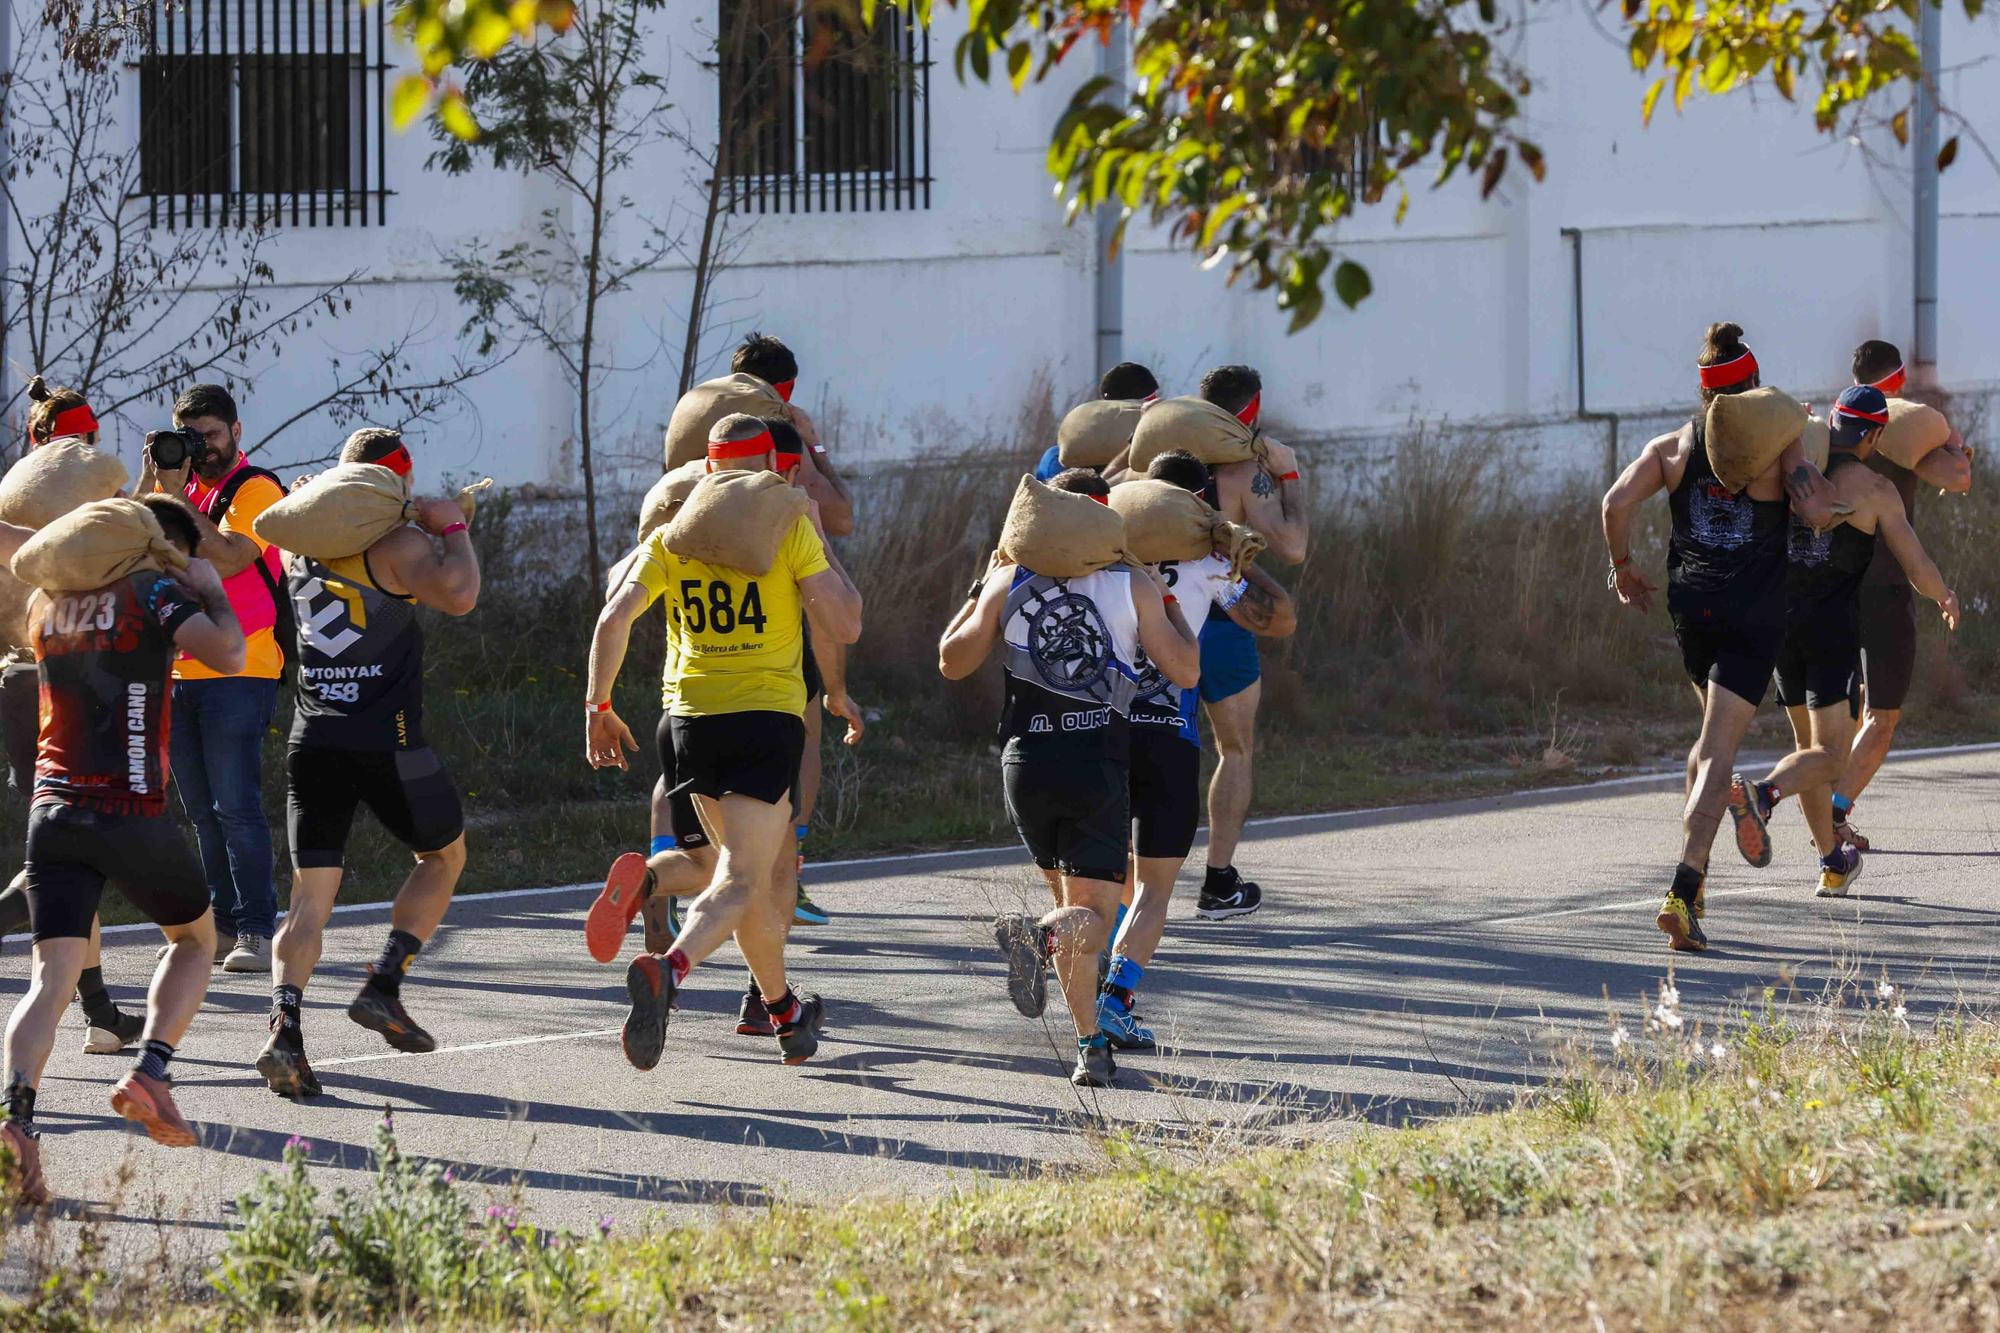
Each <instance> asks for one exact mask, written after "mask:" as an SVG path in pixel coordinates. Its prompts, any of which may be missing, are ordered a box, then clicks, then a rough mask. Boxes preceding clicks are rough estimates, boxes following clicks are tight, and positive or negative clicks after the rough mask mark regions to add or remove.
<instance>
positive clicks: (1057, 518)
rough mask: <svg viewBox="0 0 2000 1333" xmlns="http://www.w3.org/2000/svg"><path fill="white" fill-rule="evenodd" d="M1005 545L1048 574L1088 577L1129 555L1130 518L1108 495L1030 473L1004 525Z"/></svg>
mask: <svg viewBox="0 0 2000 1333" xmlns="http://www.w3.org/2000/svg"><path fill="white" fill-rule="evenodd" d="M1000 550H1001V551H1002V552H1003V553H1004V554H1005V555H1006V557H1007V558H1008V559H1009V560H1012V561H1013V562H1014V563H1015V564H1017V565H1019V566H1021V568H1023V569H1032V570H1034V571H1035V572H1036V573H1037V574H1040V575H1042V576H1044V577H1045V578H1052V579H1075V578H1082V577H1083V576H1084V575H1085V574H1095V573H1096V572H1097V571H1098V570H1100V569H1109V568H1110V567H1111V566H1113V565H1115V564H1119V563H1121V562H1122V561H1124V560H1125V559H1126V552H1125V519H1124V517H1123V516H1122V515H1121V514H1119V513H1118V511H1117V510H1115V509H1113V508H1111V507H1110V506H1109V505H1108V504H1106V503H1105V502H1104V501H1102V500H1098V499H1095V498H1093V497H1091V496H1088V495H1078V494H1076V493H1075V492H1072V491H1063V490H1057V489H1056V488H1054V487H1053V486H1050V485H1048V484H1047V483H1045V482H1039V481H1036V480H1035V479H1034V478H1033V477H1031V476H1025V475H1024V476H1023V477H1022V478H1021V484H1020V485H1019V486H1018V487H1016V488H1015V490H1014V501H1013V503H1012V504H1011V505H1009V506H1008V507H1007V521H1006V522H1005V523H1004V524H1002V525H1001V528H1000Z"/></svg>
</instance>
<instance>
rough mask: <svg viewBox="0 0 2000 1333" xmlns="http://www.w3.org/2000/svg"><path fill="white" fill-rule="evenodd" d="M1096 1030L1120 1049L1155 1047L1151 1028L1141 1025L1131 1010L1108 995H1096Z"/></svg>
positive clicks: (1132, 1049)
mask: <svg viewBox="0 0 2000 1333" xmlns="http://www.w3.org/2000/svg"><path fill="white" fill-rule="evenodd" d="M1097 1030H1098V1031H1099V1032H1102V1033H1103V1034H1104V1037H1105V1040H1106V1041H1109V1042H1110V1043H1111V1044H1112V1045H1113V1046H1114V1047H1116V1048H1117V1049H1119V1050H1121V1051H1150V1050H1155V1049H1157V1048H1156V1047H1155V1045H1154V1043H1153V1030H1152V1029H1151V1028H1149V1027H1141V1026H1140V1024H1139V1020H1138V1019H1137V1018H1136V1017H1134V1016H1133V1014H1132V1012H1131V1011H1130V1010H1129V1009H1126V1008H1125V1007H1124V1006H1123V1005H1121V1004H1119V1003H1118V1001H1116V1000H1114V999H1112V998H1111V997H1110V996H1109V995H1100V996H1098V997H1097Z"/></svg>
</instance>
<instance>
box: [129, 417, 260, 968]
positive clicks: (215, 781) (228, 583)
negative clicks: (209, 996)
mask: <svg viewBox="0 0 2000 1333" xmlns="http://www.w3.org/2000/svg"><path fill="white" fill-rule="evenodd" d="M242 443H243V423H242V422H241V421H239V420H238V419H237V416H236V401H235V399H233V398H231V397H230V396H229V391H228V390H227V389H225V388H223V387H222V386H221V385H219V384H197V385H195V386H194V387H193V388H190V389H189V390H187V391H186V392H185V393H183V394H182V395H181V396H180V397H179V398H178V399H176V400H175V402H174V429H173V430H171V431H154V432H152V433H150V434H148V435H147V436H146V450H145V454H144V456H143V458H142V461H141V466H140V473H139V493H140V494H141V495H145V494H148V493H150V492H152V491H154V490H159V491H163V492H165V493H166V494H168V495H178V496H181V497H182V498H184V499H185V500H186V501H187V502H188V504H189V506H190V507H191V508H192V509H193V510H194V512H195V525H196V526H197V528H199V529H200V532H201V548H200V549H201V555H202V558H203V559H205V560H207V561H208V562H209V563H210V564H211V565H213V566H214V567H215V572H216V573H217V574H219V575H221V576H222V586H223V589H224V591H225V592H227V593H228V595H229V605H230V607H231V609H232V610H233V611H234V612H235V613H236V619H237V621H238V622H239V623H240V624H241V625H242V627H243V636H244V638H245V639H246V640H247V642H248V652H247V654H246V656H245V659H244V665H243V669H242V670H241V671H238V672H235V673H233V674H230V673H225V672H221V671H216V670H214V669H213V668H211V667H208V666H206V665H204V664H202V663H201V662H200V661H198V660H196V659H194V658H191V657H188V656H186V655H183V656H181V657H180V658H178V659H177V660H176V661H175V662H174V701H173V727H172V730H171V732H170V736H171V745H172V763H173V776H174V785H175V786H176V787H178V788H179V789H180V795H181V806H182V808H183V809H184V810H185V811H186V812H187V817H188V819H189V820H191V821H192V822H193V824H194V831H195V842H196V844H197V845H198V846H199V848H200V850H201V865H202V873H203V875H204V876H205V877H206V878H207V880H208V893H209V900H210V902H212V903H213V904H214V905H215V927H216V946H215V948H216V960H217V961H218V962H220V963H221V964H222V966H223V968H224V969H225V970H226V971H230V972H263V971H267V970H268V969H269V968H270V966H271V936H272V935H273V934H274V933H275V932H276V929H277V917H278V900H277V892H276V889H275V888H274V886H273V883H272V861H271V828H270V824H269V823H268V822H267V821H266V819H265V817H264V797H263V792H264V750H263V742H264V733H265V732H267V731H269V730H270V728H271V719H272V716H273V714H274V713H275V712H276V711H277V706H278V680H279V678H280V677H281V676H282V675H283V674H284V664H285V660H284V647H283V644H284V642H285V641H286V639H285V636H281V635H280V634H279V633H278V632H277V630H278V625H279V621H280V619H281V618H282V617H283V616H284V614H285V612H286V611H287V610H288V609H289V607H288V605H287V603H286V602H285V599H284V595H283V593H282V591H281V589H282V587H283V579H284V572H283V567H282V565H281V563H280V561H281V559H282V556H281V555H280V553H279V551H278V550H277V548H276V547H273V546H271V545H269V544H268V543H266V542H262V541H259V540H258V539H257V536H256V534H255V533H254V532H252V531H251V527H250V525H251V523H252V522H253V521H254V520H255V519H256V517H257V516H258V515H259V514H261V513H263V512H264V511H265V510H266V509H268V508H269V507H270V506H272V505H273V504H275V503H277V502H278V500H280V499H282V498H283V496H284V494H285V489H284V487H283V486H282V485H281V484H280V483H279V481H278V479H277V477H276V476H274V475H273V474H272V473H270V472H268V471H266V470H265V469H263V468H260V467H254V466H252V465H251V464H250V463H249V462H248V461H247V460H246V459H245V458H244V457H243V451H242Z"/></svg>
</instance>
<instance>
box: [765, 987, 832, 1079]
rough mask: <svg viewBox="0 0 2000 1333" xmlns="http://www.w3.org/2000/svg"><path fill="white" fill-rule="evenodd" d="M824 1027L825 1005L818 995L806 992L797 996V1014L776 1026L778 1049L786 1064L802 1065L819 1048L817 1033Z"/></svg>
mask: <svg viewBox="0 0 2000 1333" xmlns="http://www.w3.org/2000/svg"><path fill="white" fill-rule="evenodd" d="M825 1027H826V1005H825V1004H824V1003H823V1002H822V1001H821V1000H820V998H819V996H817V995H814V994H812V993H811V992H807V993H806V994H804V995H801V996H799V1012H798V1016H797V1017H795V1018H793V1019H792V1021H791V1022H789V1023H783V1024H780V1025H779V1026H778V1029H777V1033H778V1051H779V1053H780V1054H781V1055H782V1056H783V1057H784V1061H785V1063H786V1064H788V1065H802V1064H804V1063H805V1062H806V1061H808V1060H810V1059H812V1058H813V1055H814V1054H815V1053H816V1052H817V1051H818V1050H819V1034H820V1032H821V1030H822V1029H824V1028H825Z"/></svg>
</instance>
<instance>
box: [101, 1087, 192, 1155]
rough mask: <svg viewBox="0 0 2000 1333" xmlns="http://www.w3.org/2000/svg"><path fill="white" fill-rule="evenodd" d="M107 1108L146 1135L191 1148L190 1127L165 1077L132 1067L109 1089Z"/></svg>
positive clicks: (163, 1141)
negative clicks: (158, 1076)
mask: <svg viewBox="0 0 2000 1333" xmlns="http://www.w3.org/2000/svg"><path fill="white" fill-rule="evenodd" d="M111 1109H112V1110H114V1111H116V1112H117V1113H118V1114H119V1115H122V1116H124V1117H125V1118H126V1119H127V1120H130V1121H131V1122H132V1123H134V1124H136V1125H139V1126H141V1127H142V1128H144V1129H145V1131H146V1137H147V1138H150V1139H151V1140H152V1141H153V1142H155V1143H160V1144H164V1145H166V1146H167V1147H169V1148H192V1147H194V1127H193V1126H192V1125H190V1124H188V1122H187V1121H186V1120H185V1119H184V1118H182V1116H181V1110H180V1108H179V1107H178V1106H175V1105H174V1095H173V1092H172V1091H171V1090H170V1085H169V1084H168V1082H167V1080H165V1079H158V1078H153V1077H151V1076H150V1075H147V1074H142V1073H140V1072H139V1071H138V1070H136V1069H135V1070H133V1071H132V1072H131V1073H129V1074H127V1075H126V1076H125V1077H124V1078H121V1079H119V1080H118V1084H117V1086H116V1087H114V1088H112V1089H111Z"/></svg>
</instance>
